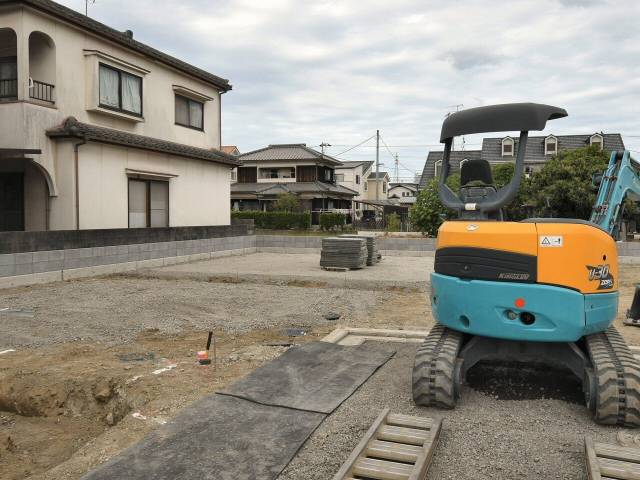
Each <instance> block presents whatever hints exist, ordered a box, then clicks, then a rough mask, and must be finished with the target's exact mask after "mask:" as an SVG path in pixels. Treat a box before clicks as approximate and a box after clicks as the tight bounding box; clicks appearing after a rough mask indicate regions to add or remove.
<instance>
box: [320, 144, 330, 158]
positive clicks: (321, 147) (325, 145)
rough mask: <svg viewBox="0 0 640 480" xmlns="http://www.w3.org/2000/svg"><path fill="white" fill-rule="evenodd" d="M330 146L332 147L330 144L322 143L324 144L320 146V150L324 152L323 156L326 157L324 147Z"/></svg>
mask: <svg viewBox="0 0 640 480" xmlns="http://www.w3.org/2000/svg"><path fill="white" fill-rule="evenodd" d="M330 146H331V144H330V143H325V142H322V143H321V144H320V149H321V150H322V154H323V155H324V147H330Z"/></svg>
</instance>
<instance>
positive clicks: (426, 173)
mask: <svg viewBox="0 0 640 480" xmlns="http://www.w3.org/2000/svg"><path fill="white" fill-rule="evenodd" d="M587 146H595V147H597V148H599V149H601V150H604V151H607V152H611V151H619V150H624V142H623V141H622V136H621V135H620V134H619V133H597V132H596V133H591V134H584V135H554V134H549V135H544V136H542V135H539V136H533V137H529V139H528V140H527V148H526V151H525V157H524V165H525V173H528V174H530V173H532V172H535V171H537V170H539V169H541V168H542V166H543V165H544V163H545V162H547V161H548V160H549V159H550V158H552V157H553V156H554V155H556V154H557V153H558V152H559V151H560V150H575V149H578V148H583V147H587ZM517 151H518V138H517V137H511V136H505V137H494V138H484V139H483V140H482V149H481V150H457V151H453V152H451V160H450V162H451V171H452V172H456V171H458V170H459V169H460V165H462V163H463V162H464V161H465V160H471V159H483V160H487V161H488V162H489V163H491V164H492V165H495V164H498V163H504V162H513V161H515V154H516V152H517ZM442 156H443V152H442V151H431V152H429V154H428V155H427V160H426V162H425V165H424V169H423V171H422V176H421V177H420V184H419V188H421V189H422V188H424V187H425V186H426V185H427V183H428V182H429V181H430V180H431V179H433V178H435V177H437V176H438V175H439V174H440V168H441V165H442Z"/></svg>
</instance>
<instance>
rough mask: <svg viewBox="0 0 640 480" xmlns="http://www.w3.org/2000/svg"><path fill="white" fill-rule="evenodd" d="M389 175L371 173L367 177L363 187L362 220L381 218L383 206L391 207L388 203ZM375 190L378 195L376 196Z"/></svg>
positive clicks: (383, 210) (385, 173)
mask: <svg viewBox="0 0 640 480" xmlns="http://www.w3.org/2000/svg"><path fill="white" fill-rule="evenodd" d="M389 181H390V178H389V174H388V173H387V172H378V173H377V174H376V172H371V173H370V174H369V176H368V177H367V185H366V186H365V189H364V190H365V192H366V193H365V196H364V201H363V212H362V214H363V218H366V219H369V218H372V217H382V216H383V215H384V213H385V206H391V205H392V204H393V202H389V201H388V198H389V196H388V193H389ZM376 190H377V191H378V194H377V195H376Z"/></svg>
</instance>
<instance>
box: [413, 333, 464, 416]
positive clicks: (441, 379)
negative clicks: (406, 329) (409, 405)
mask: <svg viewBox="0 0 640 480" xmlns="http://www.w3.org/2000/svg"><path fill="white" fill-rule="evenodd" d="M461 345H462V334H461V333H460V332H456V331H455V330H451V329H449V328H446V327H444V326H442V325H439V324H436V325H435V326H434V327H433V328H432V329H431V331H430V332H429V335H428V336H427V338H426V339H425V341H424V342H423V343H422V345H420V347H419V348H418V350H417V351H416V357H415V362H414V366H413V375H412V377H413V378H412V384H413V389H412V390H413V401H414V402H415V404H416V405H422V406H433V407H440V408H454V407H455V405H456V395H455V388H454V385H453V370H454V367H455V364H456V358H457V357H458V351H459V350H460V346H461Z"/></svg>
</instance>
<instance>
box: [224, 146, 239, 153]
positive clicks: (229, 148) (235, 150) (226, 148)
mask: <svg viewBox="0 0 640 480" xmlns="http://www.w3.org/2000/svg"><path fill="white" fill-rule="evenodd" d="M220 150H222V152H223V153H226V154H227V155H240V150H238V147H236V146H235V145H222V146H221V147H220Z"/></svg>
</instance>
